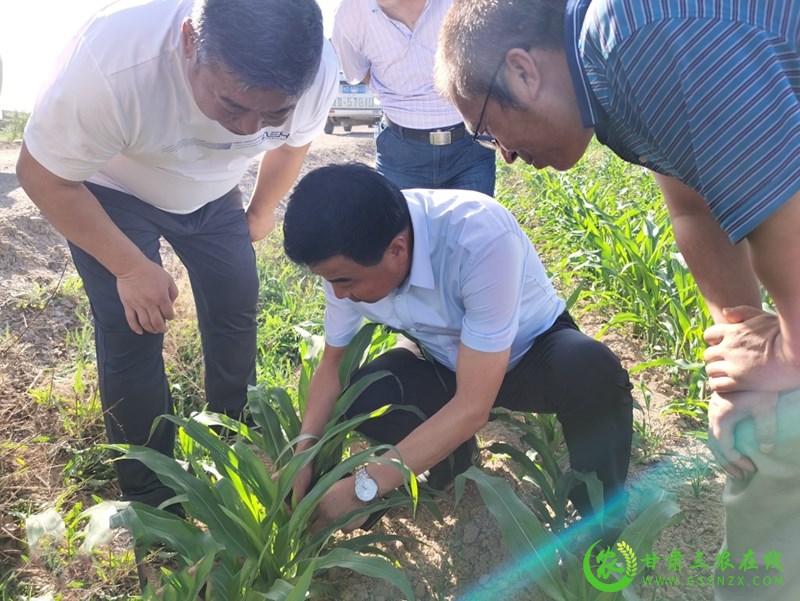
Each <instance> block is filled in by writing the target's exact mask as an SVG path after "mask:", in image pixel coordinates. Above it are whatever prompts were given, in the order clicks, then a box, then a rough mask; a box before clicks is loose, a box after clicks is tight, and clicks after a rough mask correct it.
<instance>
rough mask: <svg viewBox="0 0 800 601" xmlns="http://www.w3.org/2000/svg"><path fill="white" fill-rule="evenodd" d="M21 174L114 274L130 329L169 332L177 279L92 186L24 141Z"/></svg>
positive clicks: (55, 219) (67, 230)
mask: <svg viewBox="0 0 800 601" xmlns="http://www.w3.org/2000/svg"><path fill="white" fill-rule="evenodd" d="M17 178H18V179H19V182H20V185H21V186H22V188H23V189H24V190H25V192H26V193H27V194H28V196H29V197H30V199H31V201H33V203H34V204H35V205H36V206H37V207H38V208H39V210H40V211H41V212H42V214H43V215H44V217H45V218H46V219H47V220H48V221H49V222H50V223H51V224H52V225H53V227H55V228H56V229H57V230H58V231H59V232H60V233H61V234H62V235H63V236H64V237H65V238H66V239H67V240H69V241H70V242H72V243H73V244H75V245H76V246H78V247H80V248H81V249H83V250H84V251H86V252H87V253H89V254H90V255H92V256H93V257H94V258H95V259H97V260H98V261H99V262H100V263H101V264H102V265H103V266H104V267H105V268H106V269H108V270H109V271H110V272H111V273H112V274H114V275H115V276H116V278H117V289H118V291H119V295H120V300H121V301H122V304H123V306H124V307H125V316H126V317H127V320H128V325H129V326H130V328H131V330H133V331H134V332H136V333H137V334H142V333H143V331H147V332H150V333H158V332H166V331H167V326H166V323H165V320H168V319H173V318H174V317H175V312H174V309H173V305H172V303H173V301H174V300H175V298H176V297H177V295H178V288H177V287H176V286H175V282H174V281H173V279H172V277H171V276H170V275H169V274H168V273H167V272H166V271H164V269H163V268H162V267H161V266H160V265H158V264H156V263H154V262H153V261H151V260H149V259H148V258H147V257H146V256H145V255H144V254H143V253H142V252H141V251H140V250H139V248H138V247H137V246H136V245H135V244H134V243H133V242H132V241H131V240H130V239H129V238H128V237H127V236H126V235H125V234H124V233H123V232H122V231H121V230H120V229H119V228H118V227H117V226H116V225H115V224H114V222H113V221H111V219H110V218H109V217H108V215H107V214H106V212H105V211H104V210H103V207H102V206H101V205H100V203H99V202H98V201H97V199H96V198H95V197H94V195H93V194H92V193H91V192H90V191H89V189H88V188H87V187H86V186H84V185H83V183H82V182H74V181H69V180H65V179H63V178H61V177H58V176H57V175H55V174H54V173H52V172H51V171H49V170H48V169H46V168H45V167H44V166H43V165H42V164H41V163H39V162H38V161H37V160H36V159H35V158H34V157H33V156H32V155H31V154H30V152H29V151H28V149H27V147H26V146H25V144H24V143H23V144H22V150H21V152H20V156H19V160H18V162H17Z"/></svg>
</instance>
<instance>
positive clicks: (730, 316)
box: [722, 305, 764, 323]
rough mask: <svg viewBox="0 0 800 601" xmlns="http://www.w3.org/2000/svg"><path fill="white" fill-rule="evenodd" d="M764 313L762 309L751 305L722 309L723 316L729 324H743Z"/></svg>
mask: <svg viewBox="0 0 800 601" xmlns="http://www.w3.org/2000/svg"><path fill="white" fill-rule="evenodd" d="M763 313H764V311H762V310H761V309H759V308H757V307H751V306H750V305H738V306H736V307H723V308H722V315H723V316H724V317H725V319H726V320H727V321H728V323H742V322H744V321H747V320H748V319H752V318H753V317H758V316H759V315H762V314H763Z"/></svg>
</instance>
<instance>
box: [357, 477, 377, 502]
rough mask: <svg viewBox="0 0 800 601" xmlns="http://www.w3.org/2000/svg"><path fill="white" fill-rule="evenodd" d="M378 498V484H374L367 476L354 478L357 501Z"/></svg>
mask: <svg viewBox="0 0 800 601" xmlns="http://www.w3.org/2000/svg"><path fill="white" fill-rule="evenodd" d="M376 496H378V483H377V482H375V480H373V479H372V478H370V477H369V475H366V476H365V477H363V478H356V498H358V500H359V501H364V502H365V503H366V502H368V501H372V500H373V499H374V498H375V497H376Z"/></svg>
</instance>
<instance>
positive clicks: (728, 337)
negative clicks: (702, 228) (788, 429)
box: [706, 192, 800, 391]
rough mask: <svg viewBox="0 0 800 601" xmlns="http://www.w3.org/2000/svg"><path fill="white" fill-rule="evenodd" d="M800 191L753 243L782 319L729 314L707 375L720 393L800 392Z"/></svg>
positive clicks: (716, 334) (712, 334) (714, 333)
mask: <svg viewBox="0 0 800 601" xmlns="http://www.w3.org/2000/svg"><path fill="white" fill-rule="evenodd" d="M798 231H800V192H798V193H796V194H795V195H794V196H793V197H792V198H791V199H790V200H789V201H787V202H786V203H785V204H784V205H783V206H781V207H780V208H779V209H778V210H777V211H776V212H775V213H773V214H772V215H771V216H770V217H769V218H768V219H766V220H765V221H764V222H763V223H761V224H760V225H759V226H758V227H757V228H755V229H754V230H753V231H752V232H751V233H750V234H749V235H748V240H749V242H750V246H751V249H752V255H753V264H754V266H755V270H756V273H757V274H758V276H759V279H760V280H761V281H762V282H763V284H764V287H765V288H766V289H767V292H769V294H770V296H771V297H772V300H773V302H774V303H775V309H776V311H777V315H772V314H770V313H764V312H751V311H749V310H748V309H747V308H746V307H736V308H731V309H729V310H726V316H728V321H732V322H734V323H730V324H727V325H722V324H721V325H717V326H714V327H713V328H709V330H708V331H707V332H706V340H707V341H708V342H709V343H710V344H711V345H712V346H711V347H709V349H708V351H707V352H706V361H707V362H708V368H707V371H708V373H709V376H711V384H712V386H713V388H714V390H717V391H729V390H770V391H785V390H792V389H795V388H799V387H800V269H798V265H800V236H798Z"/></svg>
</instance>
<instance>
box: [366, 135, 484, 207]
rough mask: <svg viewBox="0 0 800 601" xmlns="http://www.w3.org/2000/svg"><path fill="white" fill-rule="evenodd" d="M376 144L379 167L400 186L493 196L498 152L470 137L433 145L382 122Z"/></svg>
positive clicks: (387, 177)
mask: <svg viewBox="0 0 800 601" xmlns="http://www.w3.org/2000/svg"><path fill="white" fill-rule="evenodd" d="M375 146H376V165H375V166H376V168H377V170H378V171H379V172H380V173H382V174H383V176H384V177H386V179H388V180H389V181H391V182H393V183H394V184H395V185H396V186H397V187H399V188H400V189H407V188H454V189H458V190H476V191H477V192H483V193H484V194H487V195H489V196H494V178H495V153H494V151H492V150H489V149H488V148H484V147H483V146H481V145H480V144H475V143H474V142H473V141H472V139H471V138H470V136H465V137H463V138H461V139H460V140H456V141H455V142H453V143H451V144H444V145H442V146H434V145H432V144H429V143H427V142H418V141H416V140H407V139H403V138H402V137H401V135H400V134H398V133H397V132H395V131H394V130H392V129H389V128H388V127H386V124H385V123H384V122H383V121H381V123H380V124H379V125H378V127H377V129H376V137H375Z"/></svg>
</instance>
